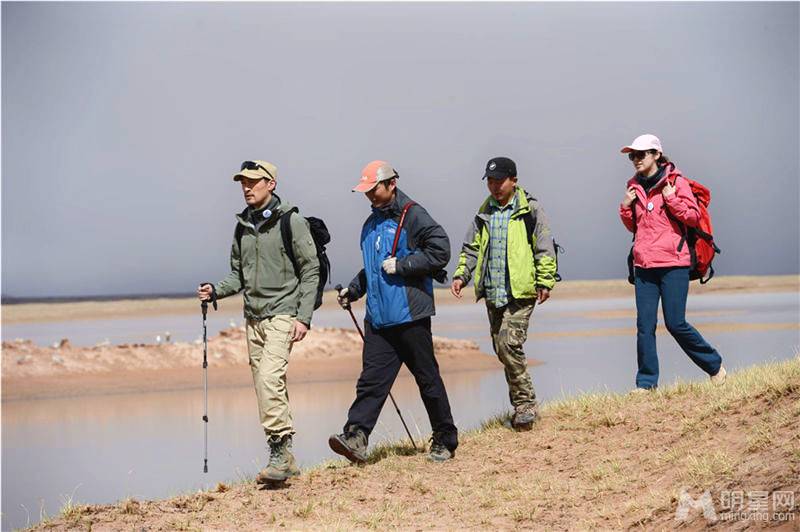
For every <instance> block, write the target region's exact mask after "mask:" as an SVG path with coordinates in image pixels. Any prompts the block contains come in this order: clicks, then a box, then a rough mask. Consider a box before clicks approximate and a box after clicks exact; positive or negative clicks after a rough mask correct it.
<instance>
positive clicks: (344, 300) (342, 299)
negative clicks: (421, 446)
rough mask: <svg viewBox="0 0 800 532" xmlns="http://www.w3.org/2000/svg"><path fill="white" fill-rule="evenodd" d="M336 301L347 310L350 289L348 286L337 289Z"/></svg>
mask: <svg viewBox="0 0 800 532" xmlns="http://www.w3.org/2000/svg"><path fill="white" fill-rule="evenodd" d="M336 301H338V302H339V306H341V307H342V308H343V309H345V310H347V309H349V308H350V289H349V288H342V289H341V290H339V293H338V294H337V295H336Z"/></svg>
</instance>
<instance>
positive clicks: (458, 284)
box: [450, 279, 464, 299]
mask: <svg viewBox="0 0 800 532" xmlns="http://www.w3.org/2000/svg"><path fill="white" fill-rule="evenodd" d="M462 288H464V281H463V280H462V279H453V282H452V283H450V293H451V294H453V295H454V296H456V297H457V298H458V299H461V289H462Z"/></svg>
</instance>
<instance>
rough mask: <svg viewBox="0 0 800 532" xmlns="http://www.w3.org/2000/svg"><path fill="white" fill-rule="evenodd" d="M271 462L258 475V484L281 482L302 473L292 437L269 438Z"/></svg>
mask: <svg viewBox="0 0 800 532" xmlns="http://www.w3.org/2000/svg"><path fill="white" fill-rule="evenodd" d="M269 449H270V454H269V464H267V467H265V468H264V469H262V470H261V471H260V472H259V473H258V475H257V476H256V484H280V483H283V482H286V480H288V479H289V478H291V477H296V476H298V475H299V474H300V469H299V468H298V467H297V462H295V459H294V455H293V454H292V437H291V436H289V435H287V436H284V437H282V438H270V440H269Z"/></svg>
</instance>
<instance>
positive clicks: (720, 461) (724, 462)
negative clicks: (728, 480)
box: [683, 451, 735, 486]
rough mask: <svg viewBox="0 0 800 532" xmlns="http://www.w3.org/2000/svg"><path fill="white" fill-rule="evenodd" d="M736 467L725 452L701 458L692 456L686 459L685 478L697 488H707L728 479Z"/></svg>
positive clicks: (701, 456)
mask: <svg viewBox="0 0 800 532" xmlns="http://www.w3.org/2000/svg"><path fill="white" fill-rule="evenodd" d="M734 465H735V463H734V461H733V459H731V457H730V456H729V455H728V454H727V453H725V452H724V451H717V452H714V453H711V454H706V455H700V456H694V455H691V454H690V455H689V456H687V458H686V462H685V469H684V472H683V473H684V474H683V478H684V479H686V480H688V481H690V482H692V483H693V484H694V485H695V486H706V485H708V484H710V483H711V482H712V481H715V480H717V481H718V480H721V479H724V478H725V477H727V476H728V475H729V474H730V473H731V471H733V466H734Z"/></svg>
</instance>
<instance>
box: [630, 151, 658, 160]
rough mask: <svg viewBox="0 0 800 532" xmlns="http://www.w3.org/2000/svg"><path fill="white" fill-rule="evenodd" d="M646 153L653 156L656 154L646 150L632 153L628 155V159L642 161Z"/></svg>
mask: <svg viewBox="0 0 800 532" xmlns="http://www.w3.org/2000/svg"><path fill="white" fill-rule="evenodd" d="M648 153H652V154H653V155H655V154H656V150H647V151H635V150H634V151H632V152H629V153H628V159H630V160H631V161H638V160H639V159H644V158H645V157H646V156H647V154H648Z"/></svg>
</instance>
